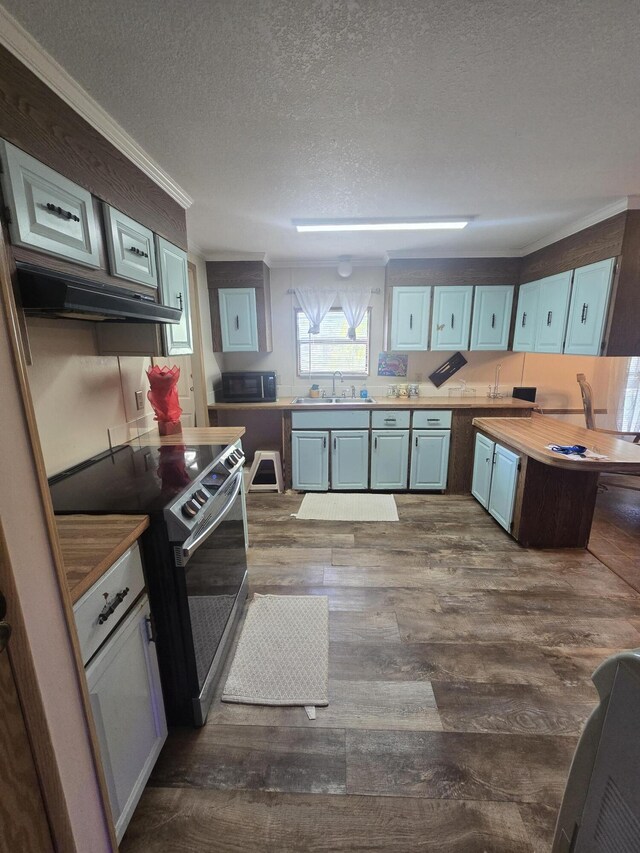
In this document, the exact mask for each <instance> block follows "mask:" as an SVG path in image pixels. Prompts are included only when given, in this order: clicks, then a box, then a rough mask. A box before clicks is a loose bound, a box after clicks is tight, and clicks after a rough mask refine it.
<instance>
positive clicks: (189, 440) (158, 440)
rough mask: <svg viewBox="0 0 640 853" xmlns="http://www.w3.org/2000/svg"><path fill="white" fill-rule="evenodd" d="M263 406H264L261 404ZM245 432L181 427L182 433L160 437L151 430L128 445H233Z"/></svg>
mask: <svg viewBox="0 0 640 853" xmlns="http://www.w3.org/2000/svg"><path fill="white" fill-rule="evenodd" d="M263 405H265V404H264V403H263ZM266 405H268V404H266ZM245 432H246V430H245V428H244V427H241V426H232V427H183V428H182V432H178V433H175V434H174V435H160V433H159V432H158V431H157V430H153V431H152V432H145V433H142V434H141V435H140V437H139V438H136V439H134V440H133V441H131V442H130V444H145V445H149V446H150V447H158V446H160V447H165V446H175V445H176V444H196V445H197V444H233V443H234V442H236V441H238V439H240V438H242V436H243V435H244V434H245Z"/></svg>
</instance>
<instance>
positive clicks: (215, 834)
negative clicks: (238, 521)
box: [121, 494, 640, 853]
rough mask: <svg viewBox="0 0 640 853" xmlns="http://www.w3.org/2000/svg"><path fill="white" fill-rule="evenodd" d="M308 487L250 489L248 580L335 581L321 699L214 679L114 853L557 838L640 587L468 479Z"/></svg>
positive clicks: (326, 589) (488, 847)
mask: <svg viewBox="0 0 640 853" xmlns="http://www.w3.org/2000/svg"><path fill="white" fill-rule="evenodd" d="M301 499H302V497H301V496H300V495H296V494H286V495H276V494H262V495H260V494H252V495H249V498H248V512H249V532H250V539H251V542H252V548H251V551H250V555H249V571H250V581H251V592H261V593H271V594H312V595H327V596H328V597H329V607H330V656H329V679H330V684H329V696H330V704H329V707H328V708H319V709H318V711H317V719H316V720H315V721H310V720H308V719H307V716H306V714H305V713H304V711H303V710H302V709H299V708H262V707H259V706H254V705H231V704H225V703H222V702H221V701H220V698H219V697H220V693H221V689H222V683H221V685H220V686H219V689H218V695H217V697H216V699H215V701H214V705H213V707H212V710H211V713H210V715H209V719H208V721H207V724H206V725H205V726H204V727H203V728H202V729H200V730H188V729H182V730H175V731H172V732H171V734H170V736H169V740H168V742H167V745H166V746H165V748H164V750H163V753H162V755H161V757H160V760H159V761H158V764H157V766H156V769H155V770H154V773H153V775H152V777H151V780H150V783H149V785H148V787H147V789H146V791H145V792H144V794H143V797H142V800H141V802H140V805H139V806H138V809H137V810H136V813H135V814H134V817H133V819H132V821H131V824H130V826H129V829H128V830H127V833H126V834H125V837H124V840H123V842H122V845H121V850H122V851H123V853H142V851H144V853H156V851H158V853H159V851H162V853H174V851H175V853H204V851H207V853H208V851H213V853H216V851H220V853H254V851H260V853H303V851H305V853H306V851H312V852H313V853H333V851H336V853H346V851H351V853H355V852H356V851H375V852H376V853H387V851H389V853H391V851H394V853H417V851H429V853H441V852H442V853H445V851H446V853H485V851H486V853H548V851H549V850H550V845H551V839H552V837H553V827H554V821H555V817H556V812H557V808H558V805H559V802H560V799H561V797H562V792H563V789H564V784H565V780H566V776H567V772H568V768H569V764H570V761H571V757H572V755H573V750H574V748H575V744H576V742H577V737H578V735H579V733H580V730H581V727H582V725H583V724H584V721H585V720H586V718H587V717H588V715H589V714H590V712H591V710H592V709H593V707H594V706H595V704H596V702H597V694H596V691H595V688H594V687H593V684H592V683H591V680H590V675H591V673H592V671H593V670H594V668H595V667H596V666H597V665H598V664H599V663H600V662H601V661H602V660H604V659H605V658H606V657H608V656H609V655H610V654H613V653H614V652H616V651H619V650H620V649H622V648H628V647H634V646H636V647H637V646H640V594H639V593H638V592H637V591H636V590H635V589H634V588H633V587H632V586H630V585H629V583H627V582H626V581H625V580H624V579H623V578H622V577H620V576H618V575H616V574H614V573H613V572H611V571H610V570H609V569H608V568H607V567H606V566H605V565H603V563H602V562H600V560H599V559H598V558H597V557H596V556H594V554H591V553H589V552H588V551H580V550H567V551H564V550H554V551H532V550H526V549H523V548H521V547H520V546H519V545H517V543H515V542H514V541H513V540H512V539H510V538H509V537H508V536H507V535H506V534H505V533H504V532H503V531H502V530H501V528H499V527H498V526H497V525H496V524H495V522H494V521H493V520H492V519H491V518H490V517H489V516H488V515H487V514H486V513H485V512H484V510H482V509H481V507H480V506H479V505H478V504H477V503H476V502H475V501H474V500H473V499H471V498H466V497H460V496H455V497H447V496H439V495H438V496H424V495H398V496H397V497H396V500H397V504H398V514H399V517H400V521H399V522H398V523H396V524H391V523H389V524H375V523H371V524H364V523H349V522H338V523H329V522H317V521H298V520H297V519H293V518H291V513H292V512H295V511H296V510H297V509H298V507H299V505H300V502H301ZM602 530H603V528H602V527H600V529H599V531H600V536H601V538H605V537H604V536H603V535H602ZM629 535H630V534H629ZM228 665H229V662H227V669H228ZM224 677H225V676H223V681H224Z"/></svg>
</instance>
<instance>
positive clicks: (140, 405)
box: [135, 391, 144, 412]
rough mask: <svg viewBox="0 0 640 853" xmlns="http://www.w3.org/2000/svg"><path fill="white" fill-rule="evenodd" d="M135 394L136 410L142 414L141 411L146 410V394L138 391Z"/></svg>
mask: <svg viewBox="0 0 640 853" xmlns="http://www.w3.org/2000/svg"><path fill="white" fill-rule="evenodd" d="M135 394H136V409H137V411H139V412H140V411H142V409H144V392H143V391H136V392H135Z"/></svg>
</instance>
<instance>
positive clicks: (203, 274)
mask: <svg viewBox="0 0 640 853" xmlns="http://www.w3.org/2000/svg"><path fill="white" fill-rule="evenodd" d="M189 260H190V261H191V262H192V263H193V264H194V265H195V268H196V278H197V280H198V297H199V301H198V304H199V307H200V322H201V334H202V357H203V361H204V374H205V375H204V379H205V383H206V389H207V402H208V403H213V402H215V395H214V393H213V389H214V386H215V385H216V383H217V381H218V379H219V378H220V372H221V371H222V353H214V352H213V345H212V342H211V309H210V307H209V289H208V287H207V266H206V262H205V260H204V258H202V257H200V255H196V254H191V255H189Z"/></svg>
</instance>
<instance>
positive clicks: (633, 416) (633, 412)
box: [616, 358, 640, 432]
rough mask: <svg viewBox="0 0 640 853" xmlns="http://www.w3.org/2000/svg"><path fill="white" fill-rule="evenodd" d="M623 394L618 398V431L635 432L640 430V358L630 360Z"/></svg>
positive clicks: (627, 365) (628, 360)
mask: <svg viewBox="0 0 640 853" xmlns="http://www.w3.org/2000/svg"><path fill="white" fill-rule="evenodd" d="M625 373H626V375H625V377H624V384H623V389H622V394H620V396H619V397H618V408H617V413H616V414H617V421H618V424H617V426H618V429H620V430H622V431H623V432H633V431H634V430H637V429H639V428H640V358H629V359H627V364H626V371H625Z"/></svg>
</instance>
